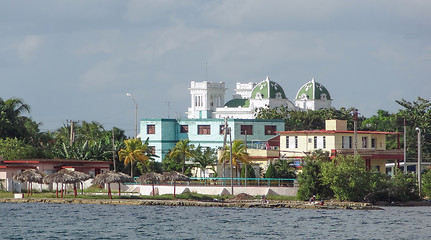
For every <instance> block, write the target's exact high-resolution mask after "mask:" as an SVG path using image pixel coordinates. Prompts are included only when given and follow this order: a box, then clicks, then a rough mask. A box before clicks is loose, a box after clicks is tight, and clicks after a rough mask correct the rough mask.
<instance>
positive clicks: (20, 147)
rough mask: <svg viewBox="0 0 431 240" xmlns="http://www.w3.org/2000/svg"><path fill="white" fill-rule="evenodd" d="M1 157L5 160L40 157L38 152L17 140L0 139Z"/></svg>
mask: <svg viewBox="0 0 431 240" xmlns="http://www.w3.org/2000/svg"><path fill="white" fill-rule="evenodd" d="M0 156H2V157H3V158H4V159H5V160H12V159H28V158H34V157H36V156H38V150H37V149H36V148H35V147H33V146H32V145H29V144H25V143H24V142H23V141H22V140H18V139H17V138H6V139H0Z"/></svg>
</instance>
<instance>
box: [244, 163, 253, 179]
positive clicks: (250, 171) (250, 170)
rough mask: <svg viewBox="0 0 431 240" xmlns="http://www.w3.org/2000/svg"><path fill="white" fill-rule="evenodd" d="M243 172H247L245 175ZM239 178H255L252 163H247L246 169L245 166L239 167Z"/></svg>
mask: <svg viewBox="0 0 431 240" xmlns="http://www.w3.org/2000/svg"><path fill="white" fill-rule="evenodd" d="M246 170H247V171H246ZM245 172H247V176H246V175H245V174H246V173H245ZM241 178H256V173H255V171H254V168H253V166H252V165H247V169H246V168H245V167H243V168H242V169H241Z"/></svg>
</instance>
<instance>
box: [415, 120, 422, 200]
mask: <svg viewBox="0 0 431 240" xmlns="http://www.w3.org/2000/svg"><path fill="white" fill-rule="evenodd" d="M416 131H418V167H417V168H416V174H417V175H418V188H419V196H420V195H421V168H422V167H421V162H422V159H421V150H422V149H421V145H422V144H421V129H420V128H418V127H417V128H416Z"/></svg>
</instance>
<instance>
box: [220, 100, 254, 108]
mask: <svg viewBox="0 0 431 240" xmlns="http://www.w3.org/2000/svg"><path fill="white" fill-rule="evenodd" d="M225 106H226V107H231V108H236V107H243V108H248V107H249V106H250V101H249V100H248V99H243V98H238V99H232V100H230V101H229V102H227V103H226V104H225Z"/></svg>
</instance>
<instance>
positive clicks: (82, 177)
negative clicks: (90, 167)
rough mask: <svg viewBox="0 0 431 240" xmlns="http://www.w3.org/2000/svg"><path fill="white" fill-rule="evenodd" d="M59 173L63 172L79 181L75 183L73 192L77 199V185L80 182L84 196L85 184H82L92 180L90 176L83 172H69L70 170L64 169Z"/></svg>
mask: <svg viewBox="0 0 431 240" xmlns="http://www.w3.org/2000/svg"><path fill="white" fill-rule="evenodd" d="M59 172H63V173H65V174H69V175H71V176H72V177H75V178H76V179H77V181H76V182H74V183H73V192H74V194H75V197H76V195H77V192H76V183H78V182H79V183H81V193H82V194H83V191H84V186H83V185H84V184H83V183H82V181H86V180H88V179H90V178H91V177H90V175H88V174H86V173H83V172H79V171H71V170H68V169H62V170H60V171H59Z"/></svg>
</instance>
